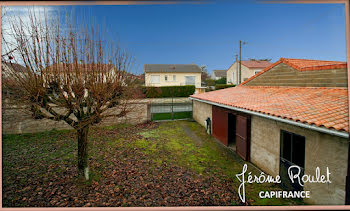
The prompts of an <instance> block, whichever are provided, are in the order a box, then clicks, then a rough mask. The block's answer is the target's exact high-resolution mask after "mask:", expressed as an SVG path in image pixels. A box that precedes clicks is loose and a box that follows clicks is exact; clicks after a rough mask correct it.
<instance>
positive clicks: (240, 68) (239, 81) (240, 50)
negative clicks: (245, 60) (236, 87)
mask: <svg viewBox="0 0 350 211" xmlns="http://www.w3.org/2000/svg"><path fill="white" fill-rule="evenodd" d="M242 44H243V45H245V44H247V43H246V42H242V40H240V41H239V80H238V84H240V83H241V74H242V64H241V63H242Z"/></svg>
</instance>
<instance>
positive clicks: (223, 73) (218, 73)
mask: <svg viewBox="0 0 350 211" xmlns="http://www.w3.org/2000/svg"><path fill="white" fill-rule="evenodd" d="M213 73H214V75H215V77H226V70H213Z"/></svg>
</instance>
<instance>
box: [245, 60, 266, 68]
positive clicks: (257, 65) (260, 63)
mask: <svg viewBox="0 0 350 211" xmlns="http://www.w3.org/2000/svg"><path fill="white" fill-rule="evenodd" d="M241 62H242V65H244V66H246V67H248V68H265V67H268V66H270V65H271V64H272V63H271V62H269V61H253V60H248V61H241Z"/></svg>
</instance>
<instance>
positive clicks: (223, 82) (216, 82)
mask: <svg viewBox="0 0 350 211" xmlns="http://www.w3.org/2000/svg"><path fill="white" fill-rule="evenodd" d="M215 84H226V77H223V78H220V79H218V80H215Z"/></svg>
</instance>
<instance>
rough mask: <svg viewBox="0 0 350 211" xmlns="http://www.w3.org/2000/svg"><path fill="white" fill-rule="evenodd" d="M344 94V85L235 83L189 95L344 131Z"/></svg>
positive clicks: (346, 109) (345, 129) (345, 113)
mask: <svg viewBox="0 0 350 211" xmlns="http://www.w3.org/2000/svg"><path fill="white" fill-rule="evenodd" d="M347 96H348V90H347V89H346V88H328V87H327V88H326V87H271V86H270V87H268V86H264V87H261V86H260V87H259V86H239V87H233V88H227V89H222V90H218V91H212V92H206V93H202V94H196V95H192V96H191V97H193V98H197V99H201V100H206V101H211V102H215V103H219V104H223V105H228V106H233V107H236V108H242V109H246V110H250V111H255V112H259V113H263V114H267V115H271V116H276V117H280V118H284V119H289V120H293V121H299V122H302V123H307V124H310V125H316V126H319V127H326V128H329V129H335V130H338V131H346V132H348V131H349V129H348V127H349V125H348V97H347Z"/></svg>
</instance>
